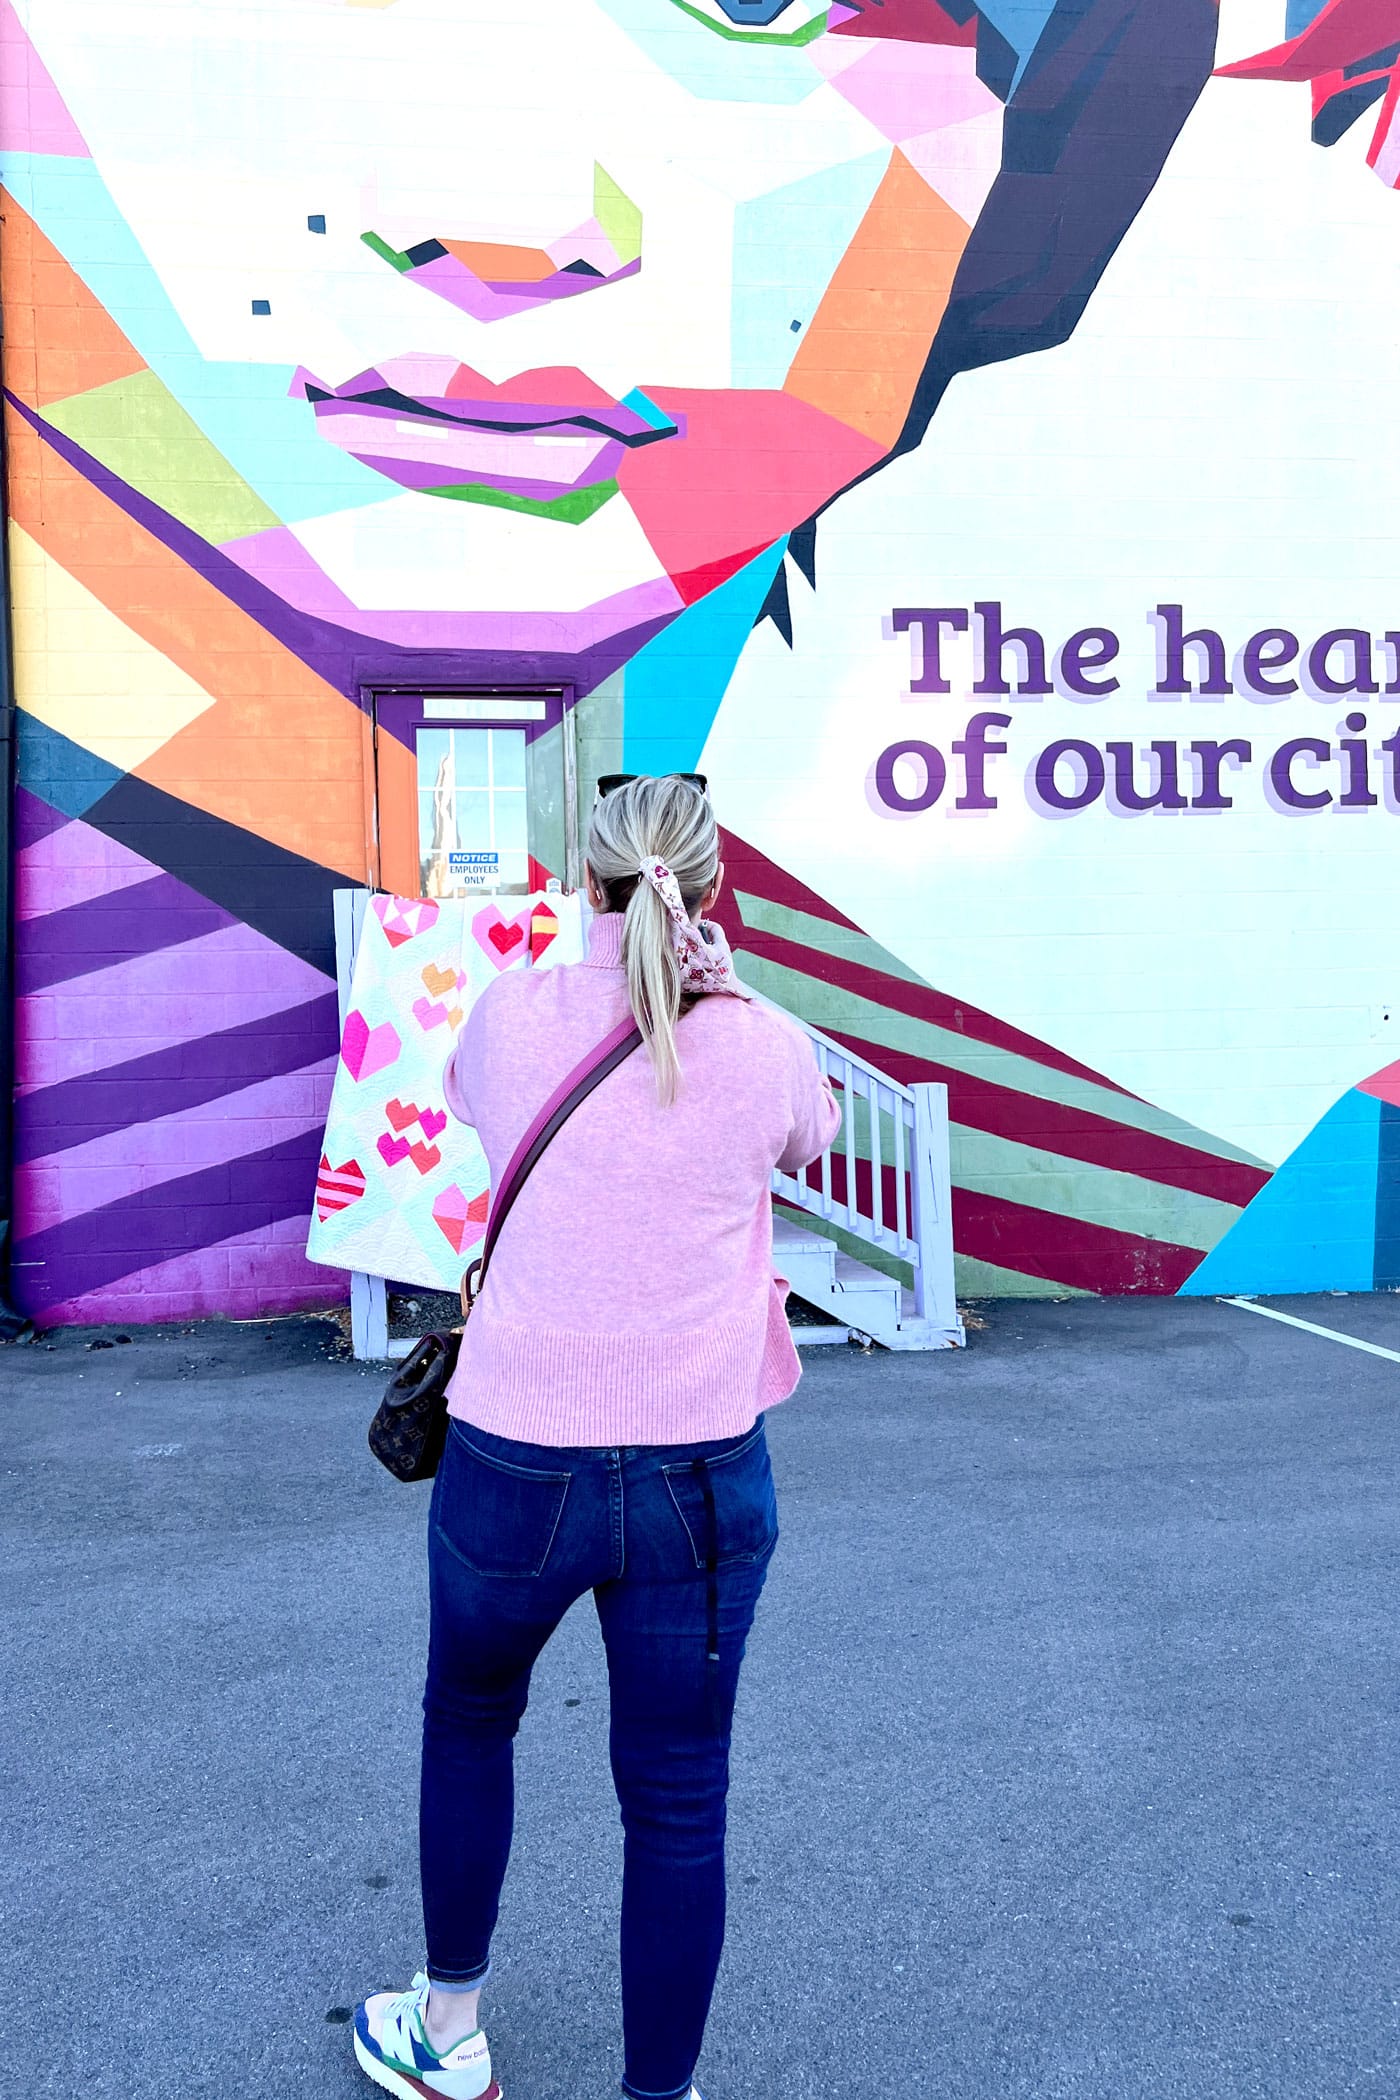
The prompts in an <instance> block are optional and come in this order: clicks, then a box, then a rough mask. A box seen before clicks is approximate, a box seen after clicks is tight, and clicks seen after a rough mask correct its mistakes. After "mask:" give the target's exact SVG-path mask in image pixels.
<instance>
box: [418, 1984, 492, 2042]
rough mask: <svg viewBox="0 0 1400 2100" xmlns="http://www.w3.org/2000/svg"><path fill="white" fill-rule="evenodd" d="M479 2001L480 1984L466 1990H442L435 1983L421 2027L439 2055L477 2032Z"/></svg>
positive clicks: (429, 1994)
mask: <svg viewBox="0 0 1400 2100" xmlns="http://www.w3.org/2000/svg"><path fill="white" fill-rule="evenodd" d="M480 2001H481V1987H480V1985H479V1984H478V1985H476V1986H474V1987H473V1989H471V1990H469V1991H454V1990H444V1989H443V1987H442V1985H441V1984H437V1983H435V1984H433V1985H432V1986H431V1988H430V1989H429V1992H428V2003H427V2005H426V2007H425V2008H424V2012H423V2025H424V2028H425V2029H426V2030H427V2036H428V2040H429V2041H430V2042H431V2044H432V2046H433V2047H434V2049H436V2050H437V2052H438V2055H439V2056H445V2055H446V2054H447V2052H448V2050H449V2049H455V2048H456V2046H457V2044H458V2042H460V2041H464V2040H465V2039H466V2037H467V2036H468V2035H469V2034H475V2033H476V2030H477V2025H478V2021H477V2008H478V2006H479V2004H480Z"/></svg>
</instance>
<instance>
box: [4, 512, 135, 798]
mask: <svg viewBox="0 0 1400 2100" xmlns="http://www.w3.org/2000/svg"><path fill="white" fill-rule="evenodd" d="M13 529H14V528H13V527H11V530H12V531H13ZM15 774H16V778H17V779H18V781H19V784H20V787H21V788H22V789H24V788H27V789H28V791H29V793H30V795H31V796H34V797H37V799H38V800H39V802H41V803H46V804H47V805H48V806H49V808H50V809H55V810H61V811H62V812H63V815H64V816H65V817H82V816H86V814H87V812H88V811H89V810H90V809H92V808H93V807H94V806H95V805H96V804H97V803H99V802H101V801H102V800H103V798H104V796H106V795H108V794H109V793H110V792H111V790H112V789H113V788H114V787H117V786H119V785H120V783H121V781H122V780H123V779H124V778H125V777H126V776H125V774H124V773H123V771H122V769H121V767H120V766H114V765H113V764H112V763H111V761H110V760H109V759H105V758H99V757H98V756H97V754H96V752H94V751H89V750H88V749H87V747H86V745H83V744H74V743H71V742H70V741H69V739H68V738H67V737H66V736H61V735H60V734H59V733H58V731H57V730H54V729H50V728H49V727H48V725H47V723H44V722H41V721H40V720H39V719H38V717H37V716H35V715H31V714H30V713H29V711H28V709H27V707H20V708H18V709H17V710H16V713H15Z"/></svg>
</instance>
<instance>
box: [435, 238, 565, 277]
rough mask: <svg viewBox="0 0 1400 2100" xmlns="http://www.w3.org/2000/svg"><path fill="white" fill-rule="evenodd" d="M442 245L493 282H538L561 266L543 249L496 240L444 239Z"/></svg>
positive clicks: (477, 273)
mask: <svg viewBox="0 0 1400 2100" xmlns="http://www.w3.org/2000/svg"><path fill="white" fill-rule="evenodd" d="M442 246H443V247H444V248H445V249H446V250H447V252H448V254H449V255H455V256H456V258H457V260H458V262H460V263H465V264H466V266H467V268H468V269H469V270H472V271H474V272H475V273H476V275H477V276H478V277H480V278H483V279H487V278H489V279H490V281H491V282H492V283H493V284H538V283H539V282H540V281H541V279H542V278H545V277H552V276H553V275H554V272H555V270H556V269H557V268H558V264H557V263H553V262H551V261H550V259H549V257H548V256H547V255H546V254H545V252H544V250H543V248H507V247H505V246H504V245H503V244H501V243H498V242H496V241H443V242H442Z"/></svg>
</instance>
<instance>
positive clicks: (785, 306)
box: [730, 149, 889, 388]
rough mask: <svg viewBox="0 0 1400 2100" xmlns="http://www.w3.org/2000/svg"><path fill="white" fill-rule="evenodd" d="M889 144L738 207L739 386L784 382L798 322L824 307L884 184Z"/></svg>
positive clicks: (734, 330) (734, 321) (735, 308)
mask: <svg viewBox="0 0 1400 2100" xmlns="http://www.w3.org/2000/svg"><path fill="white" fill-rule="evenodd" d="M888 159H889V156H888V154H887V153H886V152H885V151H884V150H883V149H881V150H879V151H876V152H874V153H867V154H863V155H862V156H861V157H860V159H858V160H850V161H843V162H841V163H840V164H839V165H838V166H836V167H834V168H824V169H822V170H820V171H819V172H818V173H816V174H814V175H807V176H804V177H803V178H802V179H801V180H800V181H798V182H791V183H787V184H785V185H784V186H783V188H781V189H775V190H769V191H768V192H767V193H766V194H764V195H762V196H759V197H753V198H750V199H748V200H746V201H744V202H742V203H740V204H738V205H736V207H735V211H734V248H733V258H734V260H733V277H732V289H731V294H730V315H731V324H730V325H731V341H732V346H733V347H732V360H733V362H732V366H731V376H732V382H733V384H734V386H736V387H739V388H751V387H764V388H766V387H780V386H781V385H782V383H783V381H784V379H785V378H786V377H787V372H788V367H789V365H790V364H791V363H792V354H793V349H794V344H793V338H792V323H793V321H794V320H798V321H800V322H801V323H802V324H803V325H804V326H805V325H806V323H807V321H808V320H809V319H810V317H811V316H812V315H813V314H814V313H815V312H816V310H817V306H818V303H819V302H820V299H821V296H822V293H823V292H824V291H825V290H826V287H827V285H828V284H829V283H830V282H831V277H832V273H833V272H834V271H835V269H836V267H837V265H838V264H839V262H840V260H841V257H842V256H843V255H844V254H845V252H846V249H847V248H848V247H849V245H850V242H851V238H852V236H853V235H854V233H855V230H856V228H857V227H858V226H859V224H860V222H861V219H862V218H863V217H864V215H865V212H866V210H867V208H868V206H869V204H870V200H871V198H872V197H873V196H874V194H875V192H876V190H877V189H878V187H879V185H880V179H881V177H882V175H883V174H884V172H885V166H886V163H887V161H888Z"/></svg>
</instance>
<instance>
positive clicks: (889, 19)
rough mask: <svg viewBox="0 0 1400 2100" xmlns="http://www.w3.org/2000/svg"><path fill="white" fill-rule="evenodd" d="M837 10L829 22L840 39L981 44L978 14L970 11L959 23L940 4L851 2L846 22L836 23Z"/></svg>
mask: <svg viewBox="0 0 1400 2100" xmlns="http://www.w3.org/2000/svg"><path fill="white" fill-rule="evenodd" d="M836 12H837V10H836V9H835V8H834V7H833V8H832V10H831V17H830V21H829V24H828V26H829V28H830V31H831V34H832V35H833V36H837V37H862V38H864V37H891V38H893V39H894V41H895V42H896V43H901V44H964V45H969V46H971V45H975V44H976V42H977V14H976V10H975V9H974V8H971V7H968V8H966V9H965V10H964V9H961V8H960V9H959V10H958V12H959V13H961V14H964V15H965V19H964V20H962V21H957V20H955V19H954V16H953V14H952V13H951V12H950V11H949V10H947V9H946V8H943V7H940V6H939V4H938V0H850V10H849V13H848V14H847V15H846V16H845V18H844V20H842V21H840V22H838V21H837V20H836Z"/></svg>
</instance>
